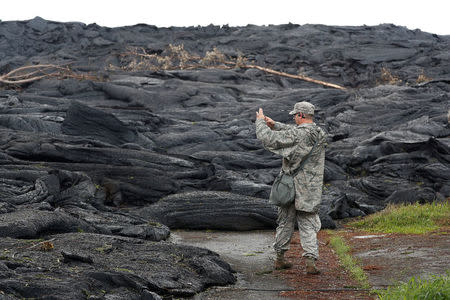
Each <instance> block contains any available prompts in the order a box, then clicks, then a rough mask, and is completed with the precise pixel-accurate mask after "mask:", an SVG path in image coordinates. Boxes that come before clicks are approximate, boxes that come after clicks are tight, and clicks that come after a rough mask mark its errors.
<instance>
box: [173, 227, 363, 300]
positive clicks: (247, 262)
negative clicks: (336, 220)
mask: <svg viewBox="0 0 450 300" xmlns="http://www.w3.org/2000/svg"><path fill="white" fill-rule="evenodd" d="M273 235H274V231H272V230H270V231H250V232H249V231H247V232H223V231H218V232H207V231H175V232H173V233H172V239H173V240H174V241H176V242H178V243H182V244H188V245H193V246H199V247H204V248H207V249H210V250H213V251H215V252H217V253H219V254H220V256H221V257H222V258H223V259H224V260H225V261H227V262H228V263H230V264H231V266H232V267H233V268H234V269H235V270H236V272H237V273H236V275H237V277H238V282H237V283H236V284H235V285H233V286H227V287H214V288H211V289H209V290H207V291H205V292H203V293H201V294H198V295H196V296H195V297H194V299H196V300H197V299H202V300H203V299H206V300H209V299H231V300H234V299H236V300H238V299H239V300H241V299H255V300H257V299H261V300H264V299H271V300H272V299H273V300H276V299H289V298H294V299H371V297H369V296H368V293H367V291H364V290H359V289H358V288H356V283H355V282H354V281H353V280H352V279H351V278H350V277H349V276H348V274H346V272H345V270H343V269H342V268H341V267H340V266H339V263H338V260H337V257H336V255H335V254H334V253H333V251H332V250H331V249H330V248H329V247H328V246H327V245H326V243H327V239H328V235H327V234H326V232H324V231H321V232H320V233H319V240H320V255H321V259H320V260H319V261H318V264H317V265H318V267H319V268H320V269H321V270H322V274H320V275H306V274H305V267H304V261H303V259H302V256H301V254H302V250H301V247H300V243H299V239H298V234H297V233H296V234H295V236H294V238H293V240H292V244H291V249H290V250H289V251H288V252H287V253H286V258H287V260H288V261H290V262H292V263H293V267H292V269H289V270H283V271H274V269H273V264H274V257H275V253H274V251H273V249H272V242H273Z"/></svg>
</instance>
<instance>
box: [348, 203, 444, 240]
mask: <svg viewBox="0 0 450 300" xmlns="http://www.w3.org/2000/svg"><path fill="white" fill-rule="evenodd" d="M348 225H349V226H351V227H353V228H357V229H360V230H364V231H369V232H383V233H404V234H424V233H428V232H431V231H435V230H438V229H440V228H441V227H445V226H449V225H450V206H449V203H448V202H443V203H428V204H417V203H416V204H409V205H404V204H403V205H389V206H387V207H386V208H385V209H384V210H382V211H380V212H377V213H375V214H373V215H370V216H367V217H365V218H363V219H361V220H358V221H354V222H351V223H349V224H348Z"/></svg>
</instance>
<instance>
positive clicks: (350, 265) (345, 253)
mask: <svg viewBox="0 0 450 300" xmlns="http://www.w3.org/2000/svg"><path fill="white" fill-rule="evenodd" d="M331 235H332V236H331V239H330V244H331V247H333V249H334V251H335V252H336V254H337V256H338V257H339V261H340V264H341V265H342V266H343V267H344V268H345V269H346V270H347V271H348V272H350V274H351V275H352V277H353V279H355V280H356V281H357V282H358V284H359V286H360V287H362V288H366V289H368V288H370V285H369V281H368V279H367V275H366V274H365V273H364V270H363V269H362V268H361V267H360V266H359V264H358V262H357V261H356V260H355V259H354V258H353V257H352V256H351V255H350V247H349V246H348V245H347V244H346V243H345V241H344V239H343V238H342V237H340V236H338V235H335V234H333V233H331Z"/></svg>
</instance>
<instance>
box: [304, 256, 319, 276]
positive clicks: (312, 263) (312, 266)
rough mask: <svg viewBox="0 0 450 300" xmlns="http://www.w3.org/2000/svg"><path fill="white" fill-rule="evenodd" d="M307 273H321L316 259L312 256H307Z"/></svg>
mask: <svg viewBox="0 0 450 300" xmlns="http://www.w3.org/2000/svg"><path fill="white" fill-rule="evenodd" d="M305 263H306V274H311V275H317V274H320V270H318V269H317V268H316V260H315V259H314V258H312V257H305Z"/></svg>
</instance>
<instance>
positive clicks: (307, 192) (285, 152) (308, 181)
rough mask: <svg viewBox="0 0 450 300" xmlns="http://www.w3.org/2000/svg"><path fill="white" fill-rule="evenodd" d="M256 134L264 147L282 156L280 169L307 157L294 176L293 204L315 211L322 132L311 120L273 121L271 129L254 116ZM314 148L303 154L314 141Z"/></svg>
mask: <svg viewBox="0 0 450 300" xmlns="http://www.w3.org/2000/svg"><path fill="white" fill-rule="evenodd" d="M256 137H257V138H258V139H259V140H260V141H261V142H262V143H263V145H264V148H266V149H267V150H269V151H271V152H273V153H275V154H279V155H281V156H282V157H283V163H282V170H283V171H284V172H285V173H288V174H291V173H292V172H293V171H295V170H296V168H297V167H298V166H299V165H300V164H301V162H302V161H303V159H304V158H307V160H306V161H305V163H304V165H303V167H302V169H301V170H300V171H299V172H298V173H297V176H295V178H294V184H295V208H296V209H297V210H301V211H306V212H317V211H318V210H319V204H320V202H321V199H322V186H323V172H324V166H325V146H326V133H325V132H324V131H323V130H322V129H321V128H320V127H319V126H317V125H316V124H315V123H310V124H301V125H285V124H282V123H279V122H275V126H274V128H273V130H271V129H270V128H269V127H268V126H267V125H266V122H265V121H264V120H262V119H259V120H256ZM316 142H317V143H318V144H317V146H316V147H315V149H314V151H313V152H312V153H311V154H310V155H309V157H307V155H308V153H309V152H310V151H311V150H312V148H313V146H314V144H315V143H316Z"/></svg>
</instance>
